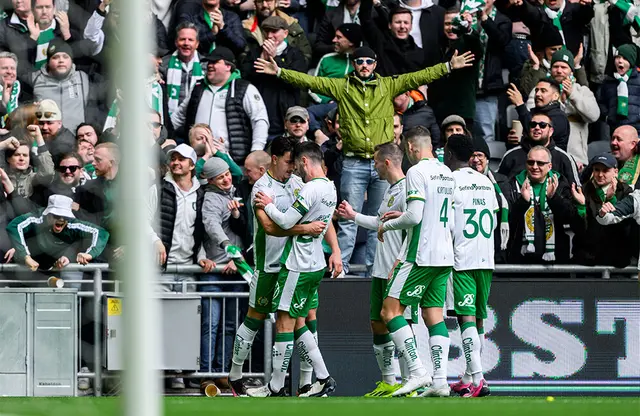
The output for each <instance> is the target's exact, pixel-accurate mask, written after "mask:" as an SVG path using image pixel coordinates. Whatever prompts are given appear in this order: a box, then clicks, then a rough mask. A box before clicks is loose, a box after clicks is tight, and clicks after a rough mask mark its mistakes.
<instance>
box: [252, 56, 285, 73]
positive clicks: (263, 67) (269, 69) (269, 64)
mask: <svg viewBox="0 0 640 416" xmlns="http://www.w3.org/2000/svg"><path fill="white" fill-rule="evenodd" d="M253 67H254V68H255V69H256V72H257V73H259V74H267V75H278V70H279V69H280V68H278V64H276V61H274V60H273V58H271V59H269V60H268V61H267V60H265V59H262V58H258V59H256V61H255V62H254V63H253Z"/></svg>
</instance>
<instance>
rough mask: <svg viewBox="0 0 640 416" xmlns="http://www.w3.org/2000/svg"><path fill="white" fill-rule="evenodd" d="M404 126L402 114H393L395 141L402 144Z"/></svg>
mask: <svg viewBox="0 0 640 416" xmlns="http://www.w3.org/2000/svg"><path fill="white" fill-rule="evenodd" d="M403 132H404V126H403V125H402V115H401V114H398V113H395V114H394V115H393V142H394V143H395V144H397V145H398V146H400V145H401V144H402V133H403Z"/></svg>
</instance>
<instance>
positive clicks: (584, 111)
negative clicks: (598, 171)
mask: <svg viewBox="0 0 640 416" xmlns="http://www.w3.org/2000/svg"><path fill="white" fill-rule="evenodd" d="M574 68H575V67H574V57H573V54H572V53H571V52H569V51H568V50H566V49H561V50H559V51H557V52H555V53H554V54H553V56H552V57H551V77H552V78H553V79H554V80H555V81H556V82H557V83H558V84H559V85H561V86H562V91H561V93H560V103H562V104H564V106H560V109H563V110H564V112H565V114H566V115H567V119H568V120H569V126H570V134H569V141H568V143H567V152H568V153H569V154H570V155H571V156H573V157H574V158H575V160H576V162H577V163H578V170H580V171H581V170H582V168H583V167H584V166H586V165H587V164H588V162H589V161H588V157H587V141H588V139H589V123H594V122H596V121H598V118H599V117H600V109H599V108H598V102H597V101H596V97H595V96H594V95H593V92H591V90H590V89H589V87H588V86H583V85H580V84H578V83H577V82H576V81H575V78H574V76H573V71H574ZM535 99H536V90H533V91H531V94H529V99H528V100H527V108H529V109H532V108H533V107H534V106H535Z"/></svg>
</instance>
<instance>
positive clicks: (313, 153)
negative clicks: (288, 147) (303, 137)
mask: <svg viewBox="0 0 640 416" xmlns="http://www.w3.org/2000/svg"><path fill="white" fill-rule="evenodd" d="M302 156H305V157H307V158H309V159H311V160H313V161H314V162H316V163H318V164H320V163H322V161H323V160H324V158H323V155H322V150H321V149H320V146H318V145H317V144H316V143H315V142H302V143H298V144H296V146H295V148H294V149H293V159H294V160H300V158H302Z"/></svg>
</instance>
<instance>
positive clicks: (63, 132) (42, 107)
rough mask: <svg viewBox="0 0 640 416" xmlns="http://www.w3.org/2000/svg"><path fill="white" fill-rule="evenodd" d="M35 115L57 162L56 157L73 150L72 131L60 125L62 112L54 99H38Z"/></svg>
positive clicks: (74, 145) (74, 140) (73, 138)
mask: <svg viewBox="0 0 640 416" xmlns="http://www.w3.org/2000/svg"><path fill="white" fill-rule="evenodd" d="M36 117H37V118H38V123H39V125H40V130H41V131H42V137H43V138H44V140H45V142H46V143H47V148H48V149H49V152H51V157H52V158H53V161H54V162H58V158H59V157H60V156H62V155H63V154H65V153H71V152H73V151H74V149H75V147H76V139H75V137H74V136H73V133H71V131H69V129H68V128H66V127H65V126H63V125H62V112H61V111H60V108H59V107H58V104H56V102H55V101H53V100H49V99H46V100H42V101H40V104H39V105H38V109H37V111H36Z"/></svg>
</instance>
